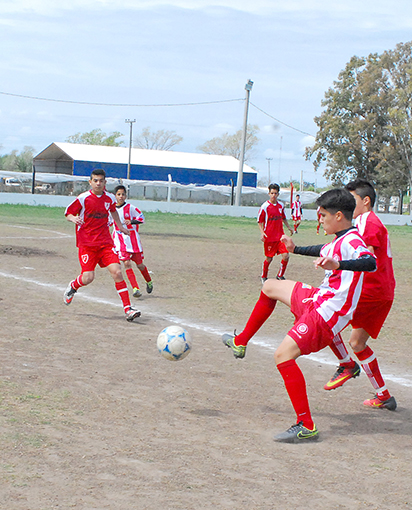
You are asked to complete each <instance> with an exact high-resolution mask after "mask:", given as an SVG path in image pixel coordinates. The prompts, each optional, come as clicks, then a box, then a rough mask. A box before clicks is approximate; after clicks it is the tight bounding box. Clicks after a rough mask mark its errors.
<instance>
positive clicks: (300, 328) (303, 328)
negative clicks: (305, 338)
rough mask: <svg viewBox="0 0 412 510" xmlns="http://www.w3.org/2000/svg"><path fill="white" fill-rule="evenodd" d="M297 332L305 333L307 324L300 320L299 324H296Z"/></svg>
mask: <svg viewBox="0 0 412 510" xmlns="http://www.w3.org/2000/svg"><path fill="white" fill-rule="evenodd" d="M296 329H297V330H298V332H299V333H300V334H301V335H306V333H307V332H308V330H309V328H308V326H307V324H305V323H304V322H301V323H300V324H298V326H297V328H296Z"/></svg>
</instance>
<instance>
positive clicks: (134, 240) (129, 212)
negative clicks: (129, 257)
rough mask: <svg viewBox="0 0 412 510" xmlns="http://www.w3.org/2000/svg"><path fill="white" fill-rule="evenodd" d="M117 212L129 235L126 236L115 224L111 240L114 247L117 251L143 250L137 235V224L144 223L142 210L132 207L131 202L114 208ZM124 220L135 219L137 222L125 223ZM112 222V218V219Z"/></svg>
mask: <svg viewBox="0 0 412 510" xmlns="http://www.w3.org/2000/svg"><path fill="white" fill-rule="evenodd" d="M116 210H117V212H118V213H119V218H120V221H121V223H122V225H123V226H124V227H125V228H127V229H129V232H130V235H129V236H126V235H125V234H123V233H122V232H120V231H119V230H117V228H116V225H113V226H114V230H113V241H114V247H115V249H116V251H117V252H128V253H141V252H142V251H143V248H142V243H141V242H140V236H139V224H141V223H144V216H143V213H142V211H140V210H139V209H137V207H134V206H133V205H132V204H127V203H125V204H123V205H122V206H121V207H117V208H116ZM125 220H137V221H138V222H139V224H136V225H126V221H125ZM112 222H113V220H112Z"/></svg>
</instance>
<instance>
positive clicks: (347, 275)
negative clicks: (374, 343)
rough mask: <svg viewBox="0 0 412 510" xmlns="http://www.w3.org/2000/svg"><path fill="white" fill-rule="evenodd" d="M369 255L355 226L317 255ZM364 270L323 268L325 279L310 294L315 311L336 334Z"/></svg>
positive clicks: (350, 311)
mask: <svg viewBox="0 0 412 510" xmlns="http://www.w3.org/2000/svg"><path fill="white" fill-rule="evenodd" d="M362 255H371V253H370V252H369V251H368V249H367V247H366V244H365V242H364V241H363V239H362V238H361V237H360V235H359V233H358V232H357V230H356V229H355V228H351V229H349V230H347V231H346V232H344V233H343V234H342V235H340V236H338V237H336V238H335V239H334V240H333V241H332V242H331V243H328V244H325V246H323V247H322V249H321V251H320V256H321V257H332V258H334V259H335V260H356V259H358V258H359V257H361V256H362ZM363 278H364V273H363V272H355V271H341V270H334V271H325V278H324V280H323V282H322V284H321V285H320V287H319V289H318V291H317V292H316V293H315V294H314V296H313V298H312V299H313V302H314V305H315V309H316V311H317V312H318V313H319V314H320V315H321V317H322V318H323V319H324V321H325V322H326V323H327V324H328V326H329V327H330V329H331V330H332V331H333V332H334V334H335V335H336V334H337V333H339V331H342V329H344V328H345V327H346V326H347V325H348V323H349V321H350V320H351V319H352V315H353V312H354V311H355V308H356V305H357V304H358V301H359V296H360V294H361V291H362V283H363Z"/></svg>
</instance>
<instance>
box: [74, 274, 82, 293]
mask: <svg viewBox="0 0 412 510" xmlns="http://www.w3.org/2000/svg"><path fill="white" fill-rule="evenodd" d="M71 286H72V287H73V289H74V290H79V289H80V287H83V286H84V285H83V279H82V275H79V276H78V277H77V278H76V279H75V280H74V281H72V282H71Z"/></svg>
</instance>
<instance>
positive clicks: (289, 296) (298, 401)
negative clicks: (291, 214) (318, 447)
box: [222, 189, 376, 443]
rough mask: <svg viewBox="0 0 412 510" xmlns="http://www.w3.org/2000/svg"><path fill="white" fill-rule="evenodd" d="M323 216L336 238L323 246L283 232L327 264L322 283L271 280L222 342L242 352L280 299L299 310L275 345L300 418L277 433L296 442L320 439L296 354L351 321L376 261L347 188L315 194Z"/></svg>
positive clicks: (318, 261) (313, 348)
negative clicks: (242, 323)
mask: <svg viewBox="0 0 412 510" xmlns="http://www.w3.org/2000/svg"><path fill="white" fill-rule="evenodd" d="M317 204H318V205H319V206H320V214H321V222H322V224H323V228H324V229H325V231H326V232H327V233H328V234H335V235H336V237H335V239H334V240H333V241H332V242H331V243H329V244H325V245H324V246H322V245H319V246H308V247H298V246H295V244H294V243H293V241H292V239H291V238H289V237H287V236H283V238H282V240H283V241H284V243H285V245H286V247H287V249H288V250H289V251H290V252H292V253H297V254H301V255H308V256H316V257H318V258H317V259H316V260H315V267H316V268H319V267H320V268H322V269H325V278H324V280H323V282H322V283H321V285H320V286H319V288H313V287H311V286H310V285H306V284H304V283H301V282H294V281H291V280H285V281H277V280H267V281H266V282H265V284H264V285H263V288H262V292H261V294H260V297H259V300H258V301H257V303H256V305H255V308H254V309H253V311H252V314H251V316H250V317H249V320H248V322H247V324H246V327H245V329H244V330H243V331H242V333H240V334H239V335H236V336H234V335H228V334H225V335H223V337H222V340H223V343H224V344H225V345H226V346H227V347H230V348H231V349H232V351H233V354H234V356H235V358H243V357H244V356H245V353H246V346H247V343H248V341H249V340H250V339H251V338H252V336H253V335H254V334H255V333H256V332H257V331H258V330H259V328H260V327H261V326H262V324H263V323H264V322H265V321H266V320H267V319H268V318H269V316H270V315H271V313H272V312H273V310H274V308H275V306H276V303H277V301H281V302H282V303H284V304H286V305H287V306H289V307H290V309H291V312H292V313H293V314H294V316H295V323H294V326H293V327H292V329H290V330H289V332H288V334H287V335H286V337H285V338H284V340H283V341H282V343H281V344H280V346H279V347H278V348H277V350H276V352H275V361H276V365H277V368H278V370H279V372H280V375H281V376H282V378H283V381H284V384H285V387H286V391H287V393H288V395H289V398H290V400H291V402H292V406H293V408H294V410H295V413H296V424H295V425H292V427H290V428H289V429H288V430H287V431H285V432H283V433H281V434H278V435H276V436H275V437H274V439H275V441H280V442H286V443H295V442H305V441H312V440H317V439H318V437H319V433H318V430H317V428H316V426H315V424H314V422H313V420H312V416H311V412H310V408H309V402H308V396H307V392H306V382H305V378H304V376H303V373H302V371H301V370H300V368H299V366H298V365H297V363H296V359H297V358H298V357H299V356H301V355H302V354H310V353H312V352H317V351H319V350H320V349H323V348H324V347H326V346H327V345H329V344H330V343H331V342H332V339H333V337H334V336H336V335H337V334H338V333H339V332H340V331H342V330H343V329H344V328H345V327H346V326H347V325H348V323H349V321H350V320H351V318H352V316H353V312H354V310H355V308H356V305H357V302H358V299H359V296H360V292H361V288H362V281H363V272H362V271H374V270H375V269H376V261H375V258H374V256H373V255H372V254H371V253H370V252H369V251H368V249H367V247H366V245H365V243H364V241H363V240H362V238H361V237H360V235H359V233H358V232H357V230H356V228H354V227H352V214H353V211H354V209H355V205H356V203H355V200H354V198H353V197H352V196H351V194H350V193H349V192H348V191H347V190H345V189H333V190H330V191H327V192H326V193H324V194H323V195H322V196H320V197H319V198H318V199H317Z"/></svg>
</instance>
